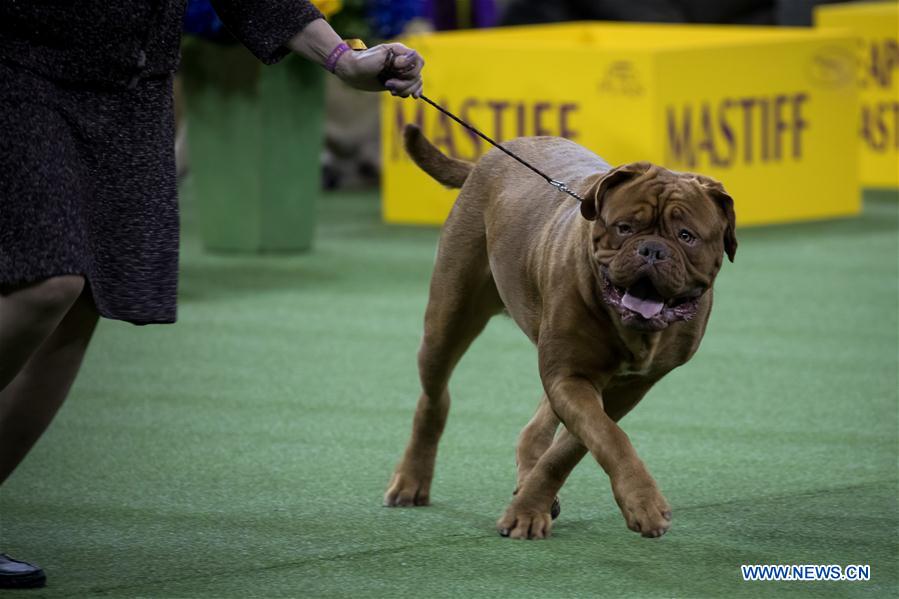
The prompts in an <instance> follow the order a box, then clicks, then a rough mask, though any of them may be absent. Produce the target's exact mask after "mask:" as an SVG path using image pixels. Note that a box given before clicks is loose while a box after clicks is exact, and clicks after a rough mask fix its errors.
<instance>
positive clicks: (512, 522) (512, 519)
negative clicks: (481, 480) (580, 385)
mask: <svg viewBox="0 0 899 599" xmlns="http://www.w3.org/2000/svg"><path fill="white" fill-rule="evenodd" d="M540 409H543V407H542V403H541V408H540ZM550 411H551V410H550ZM538 413H539V411H538ZM586 454H587V448H586V447H584V445H583V444H582V443H581V442H580V441H579V440H578V439H577V437H575V436H574V435H572V434H571V433H569V432H568V430H567V429H564V428H563V429H562V430H561V431H560V432H559V434H558V435H557V436H556V438H555V439H554V440H553V442H552V445H550V447H549V448H548V449H547V450H546V451H544V452H543V454H542V455H540V457H539V459H538V460H537V462H536V463H535V464H534V465H533V467H532V468H531V470H530V471H529V472H528V474H527V476H526V477H525V478H524V480H522V481H519V487H518V489H517V493H516V495H515V497H514V498H513V499H512V503H510V504H509V507H508V508H506V512H505V513H504V514H503V516H502V518H500V519H499V521H498V522H497V523H496V528H497V530H498V531H499V534H501V535H502V536H504V537H512V538H513V539H543V538H546V537H548V536H549V533H550V529H551V528H552V519H553V516H552V506H553V503H554V501H555V498H556V494H557V493H558V492H559V489H561V488H562V485H563V484H564V483H565V480H566V479H567V478H568V475H569V474H571V471H572V470H574V467H575V466H577V464H578V462H580V461H581V459H583V457H584V456H585V455H586Z"/></svg>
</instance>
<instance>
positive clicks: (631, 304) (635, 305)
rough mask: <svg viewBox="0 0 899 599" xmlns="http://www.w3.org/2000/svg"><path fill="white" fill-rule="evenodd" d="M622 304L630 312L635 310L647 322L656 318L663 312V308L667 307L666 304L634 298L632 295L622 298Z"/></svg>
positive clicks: (625, 295) (626, 294)
mask: <svg viewBox="0 0 899 599" xmlns="http://www.w3.org/2000/svg"><path fill="white" fill-rule="evenodd" d="M621 303H622V304H623V305H624V307H625V308H627V309H628V310H633V311H634V312H636V313H638V314H639V315H640V316H642V317H643V318H645V319H646V320H650V319H651V318H653V317H655V316H656V315H657V314H658V313H659V312H661V311H662V308H664V307H665V304H663V303H662V302H660V301H658V300H653V299H643V298H639V297H634V296H633V295H631V294H630V293H625V294H624V297H623V298H621Z"/></svg>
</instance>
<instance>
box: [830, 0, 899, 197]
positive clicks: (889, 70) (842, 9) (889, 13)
mask: <svg viewBox="0 0 899 599" xmlns="http://www.w3.org/2000/svg"><path fill="white" fill-rule="evenodd" d="M815 23H816V24H817V25H818V26H819V27H843V28H847V29H849V30H851V31H852V33H854V34H855V35H856V36H857V40H856V43H857V50H858V70H857V76H858V83H859V86H860V87H861V94H860V111H859V120H858V134H859V137H860V139H861V146H862V147H861V152H860V154H861V180H862V185H865V186H868V187H895V188H899V3H897V2H859V3H852V4H831V5H828V6H819V7H817V8H816V9H815Z"/></svg>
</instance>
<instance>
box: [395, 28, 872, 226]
mask: <svg viewBox="0 0 899 599" xmlns="http://www.w3.org/2000/svg"><path fill="white" fill-rule="evenodd" d="M406 43H408V45H410V46H412V47H414V48H415V49H417V50H418V51H420V52H421V53H422V54H423V55H424V57H425V60H426V62H427V66H426V77H425V83H426V88H425V92H426V93H427V95H428V96H429V97H430V98H431V99H433V100H434V101H436V102H438V103H440V104H442V105H443V106H445V107H446V108H447V109H449V110H450V111H452V112H454V113H456V114H458V115H459V116H460V117H461V118H463V119H464V120H466V121H468V122H470V123H472V124H474V125H475V126H476V127H478V128H480V129H481V130H482V131H483V132H484V133H486V134H487V135H488V136H490V137H492V138H494V139H495V140H497V141H503V140H508V139H511V138H513V137H518V136H522V135H559V136H563V137H567V138H569V139H572V140H574V141H576V142H578V143H580V144H581V145H583V146H586V147H587V148H589V149H591V150H593V151H594V152H596V153H597V154H599V155H600V156H602V157H603V158H605V159H606V160H607V161H608V162H610V163H611V164H613V165H615V164H621V163H626V162H632V161H638V160H649V161H651V162H656V163H658V164H662V165H665V166H667V167H669V168H672V169H675V170H683V171H695V172H699V173H703V174H706V175H710V176H712V177H715V178H717V179H719V180H721V181H722V182H723V183H724V185H725V186H726V187H727V189H728V191H730V193H731V195H733V196H734V198H735V201H736V203H737V214H738V218H739V222H740V224H741V225H746V224H761V223H777V222H787V221H794V220H805V219H818V218H827V217H835V216H844V215H851V214H857V213H858V211H859V209H860V193H859V185H858V173H857V163H856V160H857V152H856V144H855V142H854V140H855V132H856V128H855V123H854V119H853V117H852V115H853V114H854V111H855V110H856V102H857V90H856V86H855V81H854V77H853V61H852V56H853V54H852V53H853V52H854V42H853V41H852V38H851V36H849V35H848V34H845V33H840V32H820V31H815V30H798V29H768V28H749V27H718V26H678V25H645V24H640V25H636V24H606V23H602V24H596V23H591V24H587V23H574V24H566V25H548V26H537V27H516V28H509V29H500V30H492V31H487V32H456V33H441V34H432V35H428V36H420V37H416V38H411V39H409V40H407V41H406ZM822 57H827V59H826V60H823V59H822ZM822 64H823V66H822ZM381 123H382V139H383V141H382V143H383V162H384V177H383V211H384V218H385V220H387V221H389V222H396V223H421V224H426V223H433V224H439V223H442V222H443V220H444V219H445V217H446V215H447V214H448V212H449V209H450V207H451V206H452V203H453V201H454V199H455V195H456V192H455V191H453V190H445V189H443V188H442V187H441V186H440V185H439V184H438V183H436V182H434V181H433V180H431V179H430V178H429V177H428V176H427V175H426V174H424V173H423V172H421V171H420V170H419V169H418V168H417V167H416V166H415V165H414V164H413V163H412V162H411V160H410V159H409V158H408V157H407V155H406V154H405V152H404V151H403V149H402V129H403V127H404V125H405V124H406V123H417V124H419V125H420V126H421V127H422V129H423V130H424V133H425V135H426V136H427V137H428V138H429V139H430V140H431V141H432V142H433V143H435V144H436V145H437V146H438V147H439V148H440V149H441V150H442V151H444V152H445V153H447V154H449V155H450V156H453V157H456V158H462V159H466V160H476V159H477V158H478V157H479V156H480V155H481V154H483V153H484V152H485V151H487V150H488V149H489V147H488V146H487V144H486V143H485V142H483V141H482V140H480V139H479V138H477V137H476V136H474V135H473V134H472V133H471V132H469V131H467V130H466V129H464V128H462V127H460V126H459V125H457V124H456V123H454V122H452V121H451V120H450V119H449V118H448V117H446V116H444V115H442V114H441V113H439V112H438V111H436V110H435V109H434V108H432V107H431V106H428V105H427V104H425V103H424V102H420V101H415V100H411V99H407V100H400V99H397V98H389V97H388V98H386V99H385V100H384V101H383V104H382V119H381ZM510 160H511V159H510ZM536 166H537V167H538V168H539V167H540V165H536ZM521 168H522V171H521V176H522V177H523V178H527V177H531V178H532V179H533V181H534V185H535V186H540V185H543V186H546V195H547V201H552V200H559V201H561V200H562V199H563V196H561V195H559V192H556V191H554V190H553V189H552V188H551V187H549V186H548V185H547V184H546V183H545V182H544V181H543V180H542V179H540V178H539V177H538V176H537V175H535V174H533V173H531V172H530V171H528V170H527V169H525V168H524V167H521ZM547 174H548V175H550V176H552V173H547ZM575 191H578V192H583V191H584V190H577V189H576V190H575Z"/></svg>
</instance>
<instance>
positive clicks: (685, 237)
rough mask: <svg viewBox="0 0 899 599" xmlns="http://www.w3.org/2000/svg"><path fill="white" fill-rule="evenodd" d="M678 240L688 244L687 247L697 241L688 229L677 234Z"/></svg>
mask: <svg viewBox="0 0 899 599" xmlns="http://www.w3.org/2000/svg"><path fill="white" fill-rule="evenodd" d="M677 237H678V239H680V240H681V241H683V242H684V243H686V244H687V245H691V244H692V243H693V242H694V241H696V236H695V235H693V233H690V232H689V231H687V230H686V229H681V230H680V232H679V233H678V234H677Z"/></svg>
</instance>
